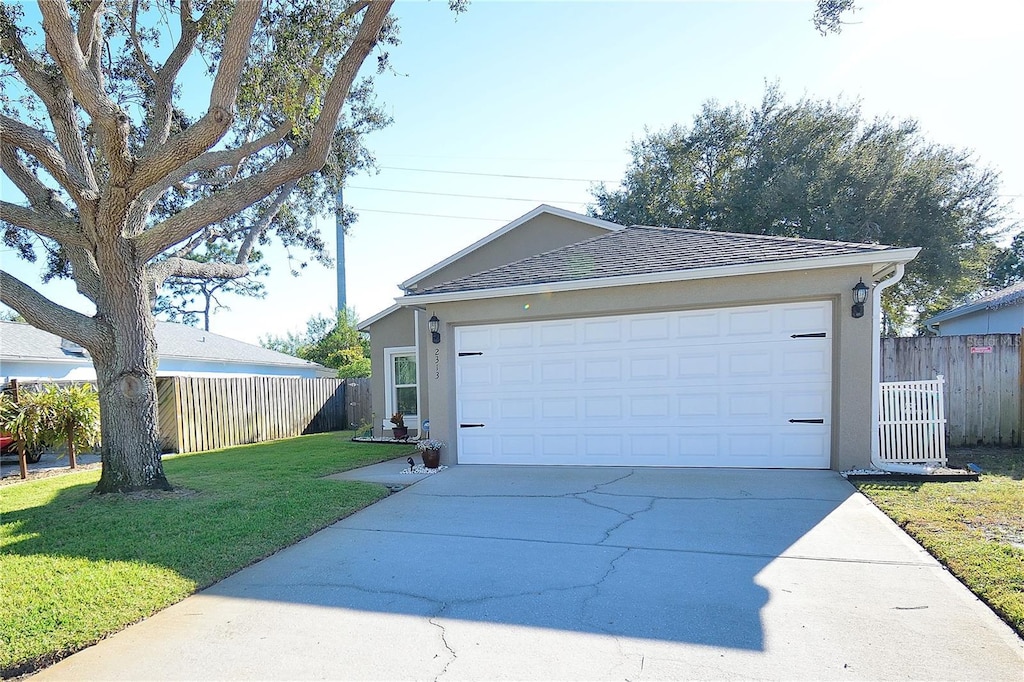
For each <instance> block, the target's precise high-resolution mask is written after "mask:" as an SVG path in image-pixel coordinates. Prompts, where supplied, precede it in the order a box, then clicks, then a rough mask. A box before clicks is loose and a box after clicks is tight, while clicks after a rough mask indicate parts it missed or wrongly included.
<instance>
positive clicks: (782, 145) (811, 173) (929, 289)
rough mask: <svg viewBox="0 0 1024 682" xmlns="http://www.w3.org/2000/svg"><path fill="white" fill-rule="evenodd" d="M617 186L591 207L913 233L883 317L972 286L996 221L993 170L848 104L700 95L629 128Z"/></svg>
mask: <svg viewBox="0 0 1024 682" xmlns="http://www.w3.org/2000/svg"><path fill="white" fill-rule="evenodd" d="M632 153H633V161H632V164H631V165H630V167H629V168H628V169H627V171H626V176H625V178H624V179H623V181H622V184H621V186H620V187H618V188H616V189H608V188H606V187H603V186H602V187H597V188H595V189H594V197H595V199H596V204H595V205H594V206H593V207H592V208H591V214H592V215H595V216H598V217H601V218H604V219H606V220H611V221H614V222H618V223H623V224H644V225H659V226H665V227H685V228H692V229H700V230H722V231H730V232H745V233H752V234H771V235H782V236H789V237H805V238H811V239H834V240H840V241H850V242H875V243H885V244H892V245H895V246H920V247H922V251H921V254H920V256H918V258H917V259H916V260H914V261H913V262H911V263H910V264H909V265H908V266H907V272H906V275H905V276H904V278H903V280H902V281H901V282H900V284H899V285H898V286H897V287H894V288H892V289H889V290H888V291H889V292H891V293H889V294H888V295H887V297H886V300H885V302H884V306H885V311H886V319H887V323H888V326H889V329H898V328H899V327H900V326H902V325H903V324H904V323H905V322H906V321H907V319H908V313H910V314H912V313H914V312H917V313H921V314H926V315H927V314H929V313H931V312H937V311H939V310H943V309H945V308H946V307H948V305H949V304H950V303H951V302H953V301H957V300H960V299H962V298H963V297H964V296H966V295H967V294H969V293H970V292H972V291H975V290H977V288H978V287H979V286H981V285H982V283H983V282H984V281H985V278H986V276H987V273H988V268H989V262H990V259H991V257H992V254H993V253H994V250H995V247H994V244H993V237H994V235H996V234H998V233H999V232H1000V231H1001V230H1002V229H1005V225H1004V224H1003V220H1004V215H1005V214H1004V208H1003V206H1002V204H1001V203H1000V200H999V196H998V191H999V180H998V175H997V174H996V173H995V172H993V171H991V170H989V169H984V168H979V167H978V166H977V165H976V164H975V163H974V161H973V160H972V158H971V156H970V154H969V153H968V152H966V151H962V150H957V149H953V148H950V147H944V146H940V145H936V144H933V143H930V142H928V141H927V140H925V139H924V138H923V136H922V135H921V134H920V133H919V132H918V128H917V124H916V123H915V122H913V121H902V122H893V121H891V120H888V119H876V120H871V121H868V120H865V119H864V118H863V116H862V115H861V113H860V109H859V106H858V105H856V104H842V103H834V102H830V101H820V100H809V99H802V100H800V101H798V102H796V103H793V104H790V103H787V102H785V101H784V99H783V97H782V95H781V93H780V92H779V89H778V87H777V86H770V87H769V88H768V89H767V91H766V93H765V96H764V98H763V100H762V102H761V104H760V106H757V107H754V108H751V109H745V108H743V107H741V106H740V105H734V106H721V105H719V104H717V103H715V102H708V103H706V104H705V105H704V107H703V109H702V110H701V112H700V113H699V114H698V115H697V116H695V117H694V120H693V122H692V124H691V125H690V126H689V127H684V126H680V125H675V126H672V127H671V128H669V129H668V130H665V131H662V132H656V133H651V134H649V135H648V136H647V137H646V138H644V139H642V140H640V141H638V142H634V143H633V146H632Z"/></svg>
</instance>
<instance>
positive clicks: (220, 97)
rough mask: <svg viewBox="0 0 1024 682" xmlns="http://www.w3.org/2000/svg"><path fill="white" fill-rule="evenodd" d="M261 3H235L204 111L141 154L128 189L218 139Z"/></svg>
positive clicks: (227, 120)
mask: <svg viewBox="0 0 1024 682" xmlns="http://www.w3.org/2000/svg"><path fill="white" fill-rule="evenodd" d="M262 7H263V2H262V0H250V1H249V2H242V3H239V4H237V5H235V9H234V11H233V12H232V14H231V22H230V23H229V24H228V30H227V34H226V35H225V37H224V45H223V48H222V49H221V59H220V64H219V66H218V68H217V76H216V77H215V78H214V80H213V89H212V90H211V91H210V107H209V109H208V110H207V112H206V114H205V115H204V116H203V117H202V118H200V119H199V120H198V121H196V123H195V124H194V125H192V126H189V127H188V129H186V130H184V131H182V132H181V133H180V134H178V135H175V136H174V137H173V138H170V139H168V140H167V142H166V143H164V144H162V145H160V146H159V147H156V148H154V149H153V150H152V151H151V152H150V153H149V154H147V155H145V156H143V157H142V158H141V159H140V161H139V164H138V168H137V169H136V172H135V174H134V177H133V178H132V183H131V187H130V193H132V194H135V193H138V192H142V191H143V190H145V189H146V188H148V187H149V186H150V185H153V184H155V183H156V182H158V181H159V180H160V178H162V177H164V176H165V175H167V174H168V173H171V172H173V171H174V170H175V169H176V168H178V167H179V166H181V165H182V164H183V163H186V162H187V161H190V160H192V159H194V158H196V157H197V156H199V155H200V154H202V153H203V152H205V151H207V150H208V149H209V148H210V147H212V146H213V145H214V144H216V143H217V141H218V140H220V138H221V137H223V136H224V133H226V132H227V131H228V128H229V127H230V126H231V122H232V120H233V118H234V111H235V100H236V99H237V98H238V87H239V81H240V80H241V75H242V68H243V67H244V66H245V60H246V57H247V56H248V54H249V42H250V40H251V39H252V32H253V29H254V28H255V26H256V20H257V19H258V18H259V15H260V11H261V9H262Z"/></svg>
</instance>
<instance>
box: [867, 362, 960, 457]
mask: <svg viewBox="0 0 1024 682" xmlns="http://www.w3.org/2000/svg"><path fill="white" fill-rule="evenodd" d="M943 383H944V379H943V377H942V375H941V374H940V375H939V376H937V377H936V378H935V379H934V380H931V381H884V382H882V384H881V386H882V391H881V394H882V395H881V398H882V399H881V402H880V414H879V419H878V427H879V433H878V437H879V440H880V444H881V447H880V449H879V452H880V456H881V460H882V461H883V462H892V463H899V464H939V465H943V466H944V465H945V464H946V433H945V432H946V415H945V410H944V406H943V403H942V385H943Z"/></svg>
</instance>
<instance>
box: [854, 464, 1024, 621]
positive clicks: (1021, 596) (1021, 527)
mask: <svg viewBox="0 0 1024 682" xmlns="http://www.w3.org/2000/svg"><path fill="white" fill-rule="evenodd" d="M950 462H951V464H952V463H957V464H964V463H966V462H974V463H976V464H978V465H979V466H981V467H982V469H983V470H984V472H985V473H984V474H982V476H981V478H980V480H979V481H977V482H962V483H931V482H929V483H904V482H890V483H871V482H857V483H855V485H856V486H857V488H858V489H859V490H860V491H861V492H862V493H864V494H865V495H867V497H868V498H869V499H870V500H871V501H872V502H874V503H875V505H876V506H878V508H879V509H881V510H882V511H883V512H885V513H886V514H887V515H888V516H889V517H890V518H891V519H892V520H893V521H895V522H896V523H898V524H899V525H900V527H901V528H903V529H904V530H906V531H907V532H908V533H909V534H910V535H912V536H913V537H914V539H916V540H917V541H918V542H920V543H921V545H922V546H923V547H924V548H925V549H927V550H928V551H929V552H930V553H931V554H932V555H934V556H935V558H937V559H938V560H939V561H941V562H942V563H943V564H944V565H945V566H946V567H947V568H948V569H949V570H950V571H951V572H952V573H953V574H954V575H955V576H956V577H957V578H959V579H960V581H961V582H963V583H964V584H965V585H967V587H969V588H970V589H971V590H972V591H973V592H974V593H975V594H976V595H978V597H980V598H981V599H982V600H983V601H984V602H985V603H987V604H988V605H989V606H990V607H992V609H993V610H994V611H995V612H996V613H997V614H999V616H1000V617H1001V618H1002V619H1003V620H1005V621H1006V622H1007V623H1009V624H1010V626H1011V627H1012V628H1014V629H1015V630H1016V631H1017V633H1018V634H1020V635H1022V636H1024V450H1020V449H1015V450H1000V449H994V448H992V449H977V450H971V451H969V452H963V453H960V452H955V453H951V454H950Z"/></svg>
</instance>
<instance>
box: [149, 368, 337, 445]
mask: <svg viewBox="0 0 1024 682" xmlns="http://www.w3.org/2000/svg"><path fill="white" fill-rule="evenodd" d="M157 400H158V419H159V425H158V429H159V433H160V441H161V446H162V447H163V449H164V451H165V452H199V451H202V450H212V449H215V448H223V447H228V446H231V445H242V444H245V443H258V442H261V441H266V440H275V439H277V438H288V437H290V436H299V435H302V434H305V433H322V432H325V431H338V430H341V429H343V428H345V426H346V424H345V381H344V380H343V379H299V378H292V377H237V378H212V377H161V378H159V379H158V380H157Z"/></svg>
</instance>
